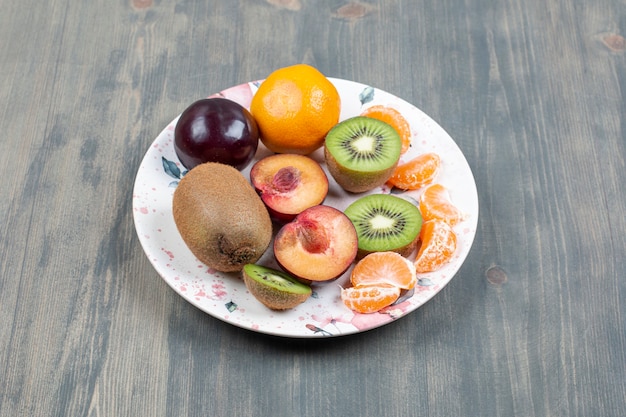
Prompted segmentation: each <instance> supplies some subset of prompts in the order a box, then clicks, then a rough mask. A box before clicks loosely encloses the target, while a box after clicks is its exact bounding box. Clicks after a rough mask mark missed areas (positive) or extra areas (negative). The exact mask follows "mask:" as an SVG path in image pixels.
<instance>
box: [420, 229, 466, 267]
mask: <svg viewBox="0 0 626 417" xmlns="http://www.w3.org/2000/svg"><path fill="white" fill-rule="evenodd" d="M420 241H421V242H422V244H421V246H420V249H419V251H418V252H417V256H416V257H415V269H416V271H417V272H418V273H425V272H433V271H436V270H438V269H439V268H441V267H442V266H443V265H445V264H446V263H448V262H449V261H450V259H452V256H453V255H454V253H455V252H456V247H457V237H456V234H455V233H454V230H452V227H450V225H449V224H448V223H446V222H444V221H441V220H430V221H427V222H426V223H424V225H423V226H422V230H421V231H420Z"/></svg>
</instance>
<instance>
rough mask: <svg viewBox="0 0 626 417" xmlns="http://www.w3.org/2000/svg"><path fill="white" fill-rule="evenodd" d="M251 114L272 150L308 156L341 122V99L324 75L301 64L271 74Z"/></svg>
mask: <svg viewBox="0 0 626 417" xmlns="http://www.w3.org/2000/svg"><path fill="white" fill-rule="evenodd" d="M250 112H251V113H252V115H253V116H254V118H255V120H256V122H257V125H258V126H259V130H260V133H261V142H263V144H264V145H265V146H266V147H267V148H268V149H269V150H271V151H272V152H275V153H294V154H300V155H307V154H310V153H311V152H313V151H315V150H316V149H318V148H320V147H321V146H322V145H323V144H324V138H325V137H326V134H327V133H328V131H329V130H330V129H331V128H332V127H333V126H335V125H336V124H337V123H338V122H339V113H340V112H341V99H340V97H339V92H338V91H337V89H336V88H335V86H334V85H333V83H331V82H330V81H329V80H328V78H326V76H324V74H322V73H321V72H320V71H318V70H317V69H316V68H314V67H312V66H310V65H306V64H298V65H293V66H290V67H284V68H280V69H277V70H275V71H274V72H272V73H271V74H270V75H269V76H268V77H267V78H266V79H265V81H263V82H262V83H261V85H260V86H259V89H258V90H257V92H256V94H255V95H254V97H252V102H251V103H250Z"/></svg>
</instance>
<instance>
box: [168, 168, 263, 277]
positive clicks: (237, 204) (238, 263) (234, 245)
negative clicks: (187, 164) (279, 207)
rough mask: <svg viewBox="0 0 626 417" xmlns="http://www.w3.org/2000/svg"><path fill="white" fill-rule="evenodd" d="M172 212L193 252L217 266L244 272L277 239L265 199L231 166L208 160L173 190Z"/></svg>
mask: <svg viewBox="0 0 626 417" xmlns="http://www.w3.org/2000/svg"><path fill="white" fill-rule="evenodd" d="M172 212H173V215H174V222H175V223H176V227H177V228H178V231H179V233H180V235H181V237H182V238H183V241H184V242H185V244H186V245H187V246H188V247H189V249H190V250H191V252H192V253H193V254H194V255H195V256H196V257H197V258H198V259H199V260H200V261H201V262H203V263H204V264H206V265H207V266H209V267H211V268H213V269H215V270H217V271H221V272H236V271H241V270H242V269H243V267H244V265H246V264H249V263H254V262H256V261H257V260H258V259H259V258H260V257H261V256H262V255H263V253H264V252H265V250H266V249H267V248H268V246H269V244H270V241H271V239H272V221H271V220H270V217H269V214H268V212H267V209H266V208H265V205H264V204H263V201H261V198H260V197H259V196H258V194H257V193H256V191H255V190H254V188H252V186H251V185H250V183H249V182H248V181H247V180H246V178H245V177H244V176H243V174H242V173H241V172H239V171H238V170H237V169H235V168H233V167H232V166H229V165H225V164H220V163H214V162H207V163H204V164H201V165H198V166H196V167H195V168H193V169H192V170H190V171H189V172H188V173H187V174H186V175H185V176H184V177H183V178H182V180H181V181H180V182H179V184H178V186H177V187H176V190H175V191H174V197H173V201H172Z"/></svg>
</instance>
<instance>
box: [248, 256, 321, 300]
mask: <svg viewBox="0 0 626 417" xmlns="http://www.w3.org/2000/svg"><path fill="white" fill-rule="evenodd" d="M243 281H244V282H245V284H246V287H247V288H248V291H250V293H251V294H252V295H253V296H254V297H255V298H256V299H257V300H259V301H260V302H261V303H263V304H265V306H266V307H268V308H271V309H272V310H287V309H290V308H294V307H295V306H297V305H299V304H302V303H303V302H304V301H306V299H307V298H309V296H310V295H311V293H312V290H311V287H309V286H308V285H305V284H303V283H301V282H299V281H297V280H296V279H295V278H293V277H291V276H289V275H288V274H286V273H284V272H281V271H278V270H275V269H272V268H268V267H265V266H261V265H256V264H248V265H245V266H244V267H243Z"/></svg>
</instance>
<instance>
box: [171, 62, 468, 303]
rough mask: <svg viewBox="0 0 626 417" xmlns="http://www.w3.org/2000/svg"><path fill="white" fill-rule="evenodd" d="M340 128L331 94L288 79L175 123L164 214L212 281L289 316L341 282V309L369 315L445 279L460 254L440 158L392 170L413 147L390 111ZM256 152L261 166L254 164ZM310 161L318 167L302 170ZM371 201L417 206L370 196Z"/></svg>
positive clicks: (318, 78)
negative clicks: (234, 286) (433, 276)
mask: <svg viewBox="0 0 626 417" xmlns="http://www.w3.org/2000/svg"><path fill="white" fill-rule="evenodd" d="M340 119H341V98H340V95H339V92H338V91H337V89H336V87H335V86H334V85H333V83H332V82H330V81H329V79H327V78H326V77H325V76H324V75H323V74H322V73H320V72H319V71H318V70H317V69H315V68H313V67H311V66H308V65H295V66H291V67H285V68H281V69H278V70H276V71H274V72H273V73H271V74H270V75H269V76H268V77H267V78H266V79H265V80H264V81H263V82H262V83H261V84H260V85H259V88H258V90H257V91H256V94H254V96H253V97H252V98H251V102H250V106H249V109H247V108H245V107H244V106H242V105H241V104H238V103H236V102H235V101H232V100H229V99H228V98H223V97H210V98H206V99H201V100H198V101H196V102H194V103H192V104H191V105H190V106H189V107H188V108H187V109H185V111H183V113H182V114H181V116H180V118H179V119H178V121H177V123H176V126H175V131H174V148H175V151H176V155H177V157H178V159H179V161H180V164H181V165H182V167H184V169H185V170H186V174H185V175H181V178H180V181H179V182H178V184H177V186H176V189H175V191H174V193H173V198H172V213H173V218H174V222H175V224H176V228H177V230H178V232H179V233H180V236H181V237H182V240H183V241H184V243H185V244H186V245H187V247H188V248H189V249H190V251H191V252H192V253H193V255H194V256H195V257H197V259H198V260H200V261H201V262H202V263H204V264H205V265H207V266H208V267H210V268H212V269H214V270H216V271H222V272H236V273H239V274H240V276H241V278H242V279H243V281H244V283H245V286H246V288H247V289H248V291H249V292H250V293H251V294H252V295H253V296H254V297H255V298H256V299H257V300H258V301H259V302H261V303H262V304H264V305H265V306H267V307H268V308H269V309H271V310H286V309H292V308H294V307H296V306H298V305H300V304H302V303H304V302H306V300H308V299H309V298H310V297H311V295H312V294H313V293H314V292H313V291H312V288H311V286H312V285H328V283H329V282H332V281H333V280H335V279H337V278H338V277H340V276H342V275H344V274H346V273H348V271H349V274H350V279H349V285H348V286H345V287H344V288H340V287H339V286H337V291H338V293H339V296H340V297H341V300H342V302H343V304H344V306H345V307H346V308H349V309H350V310H352V311H354V312H358V313H363V314H367V313H375V312H378V311H380V310H381V309H383V308H386V307H389V306H390V305H392V304H393V303H395V302H397V301H398V300H399V299H400V298H401V297H402V296H403V295H409V296H410V291H411V290H413V289H414V287H415V285H416V283H417V282H418V278H417V276H418V274H419V273H427V272H433V271H436V270H437V269H439V268H441V267H442V266H444V265H445V264H446V263H447V262H449V261H450V259H452V257H453V256H454V254H455V252H456V250H457V236H456V233H455V231H454V226H455V225H456V224H457V223H459V222H463V221H464V220H465V219H466V214H465V213H463V212H462V211H461V210H460V209H459V208H458V207H457V206H456V205H455V204H454V203H453V202H452V200H451V199H450V196H449V195H448V193H447V189H446V188H445V187H444V186H443V185H442V184H439V183H437V178H438V174H439V172H440V168H441V165H442V162H443V161H442V158H441V157H440V155H438V154H437V153H435V152H424V153H420V154H419V155H417V156H416V157H414V158H411V159H410V160H406V161H402V159H401V158H402V156H403V155H405V154H406V153H407V151H408V150H409V149H410V147H411V143H412V135H411V130H410V127H409V123H408V122H407V120H406V119H405V118H404V117H403V115H402V113H401V112H400V111H399V110H398V109H396V108H394V107H392V106H389V105H376V106H371V107H369V108H366V109H365V110H364V111H363V112H362V113H361V114H359V115H355V116H351V117H348V118H345V119H343V120H340ZM261 144H262V147H263V148H265V150H267V152H266V154H264V155H263V156H262V157H260V158H258V159H257V160H256V161H254V158H255V155H257V151H258V150H259V149H260V148H261V146H260V145H261ZM317 151H321V152H323V153H322V155H323V157H322V160H319V158H317V159H316V158H313V157H312V154H313V153H315V152H317ZM253 161H254V162H253ZM247 168H249V174H248V175H244V173H243V172H244V170H246V169H247ZM171 169H179V167H178V166H174V167H171ZM330 183H334V184H337V185H338V186H339V187H341V189H342V190H344V191H345V192H347V193H349V194H350V195H351V196H352V197H353V198H352V202H351V203H350V204H349V205H348V206H346V207H341V208H339V207H333V206H331V205H328V204H325V201H326V200H327V197H328V194H329V189H330V188H329V184H330ZM380 187H387V188H388V189H389V190H394V189H395V190H421V195H420V198H419V201H418V200H414V199H411V198H405V197H404V196H403V195H402V193H398V194H396V195H394V193H377V192H375V190H377V189H379V188H380ZM268 254H269V255H268ZM267 259H271V261H272V262H271V263H270V262H266V261H264V260H267ZM274 265H275V266H274Z"/></svg>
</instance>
